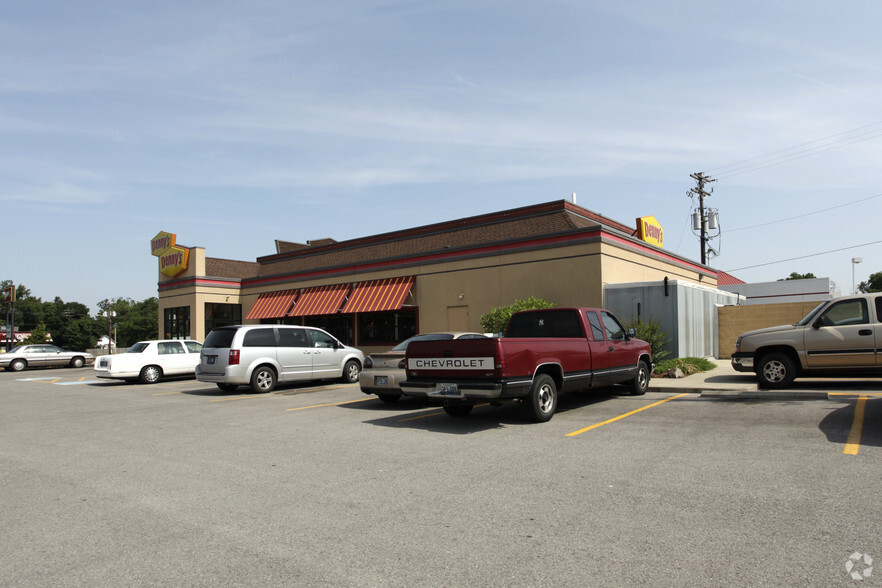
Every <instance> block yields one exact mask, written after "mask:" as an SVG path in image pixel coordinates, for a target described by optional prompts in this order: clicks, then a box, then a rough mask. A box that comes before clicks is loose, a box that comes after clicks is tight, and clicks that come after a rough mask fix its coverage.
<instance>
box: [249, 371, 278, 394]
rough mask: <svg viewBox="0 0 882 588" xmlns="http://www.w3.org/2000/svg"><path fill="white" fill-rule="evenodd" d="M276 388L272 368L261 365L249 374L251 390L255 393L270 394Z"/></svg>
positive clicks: (274, 374) (274, 373)
mask: <svg viewBox="0 0 882 588" xmlns="http://www.w3.org/2000/svg"><path fill="white" fill-rule="evenodd" d="M275 387H276V372H274V371H273V368H271V367H269V366H266V365H262V366H260V367H258V368H257V369H255V370H254V373H253V374H251V389H252V390H254V391H255V392H266V393H269V392H272V391H273V390H274V389H275Z"/></svg>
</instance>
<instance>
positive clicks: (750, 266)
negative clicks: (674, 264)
mask: <svg viewBox="0 0 882 588" xmlns="http://www.w3.org/2000/svg"><path fill="white" fill-rule="evenodd" d="M879 243H882V241H872V242H870V243H862V244H860V245H850V246H848V247H840V248H839V249H831V250H830V251H821V252H820V253H810V254H809V255H800V256H799V257H791V258H789V259H779V260H778V261H770V262H768V263H758V264H756V265H748V266H744V267H736V268H734V269H730V270H728V269H727V270H723V271H725V272H726V273H732V272H738V271H741V270H746V269H754V268H757V267H764V266H767V265H775V264H776V263H785V262H788V261H796V260H797V259H806V258H808V257H818V256H821V255H828V254H830V253H839V252H840V251H848V250H849V249H857V248H858V247H867V246H868V245H878V244H879Z"/></svg>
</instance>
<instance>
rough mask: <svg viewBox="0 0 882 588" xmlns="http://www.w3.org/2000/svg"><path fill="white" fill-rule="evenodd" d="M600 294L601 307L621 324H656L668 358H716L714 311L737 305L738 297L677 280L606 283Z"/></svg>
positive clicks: (716, 330)
mask: <svg viewBox="0 0 882 588" xmlns="http://www.w3.org/2000/svg"><path fill="white" fill-rule="evenodd" d="M603 294H604V303H603V304H604V306H605V307H606V308H608V309H609V310H611V311H612V312H613V313H614V314H615V315H616V316H617V317H619V319H620V320H622V321H632V320H634V319H637V318H640V319H642V320H644V321H647V322H648V321H650V320H652V321H659V323H660V327H661V329H662V330H663V331H666V332H667V334H668V337H669V338H670V342H669V343H668V345H667V349H668V351H670V352H671V354H670V355H669V356H668V358H670V359H673V358H676V357H718V356H719V319H718V316H717V308H719V307H720V306H727V305H735V304H738V302H739V296H738V294H734V293H731V292H724V291H722V290H717V289H715V288H709V287H706V286H699V285H697V284H692V283H689V282H682V281H678V280H668V281H667V283H665V282H664V281H661V282H644V283H639V284H607V285H605V286H604V288H603Z"/></svg>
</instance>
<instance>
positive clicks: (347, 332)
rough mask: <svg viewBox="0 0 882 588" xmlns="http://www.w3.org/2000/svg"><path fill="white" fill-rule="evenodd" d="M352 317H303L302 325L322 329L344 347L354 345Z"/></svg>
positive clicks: (343, 315) (349, 315) (334, 315)
mask: <svg viewBox="0 0 882 588" xmlns="http://www.w3.org/2000/svg"><path fill="white" fill-rule="evenodd" d="M354 317H355V315H351V314H320V315H313V316H307V317H303V324H304V325H306V326H307V327H318V328H319V329H324V330H325V331H327V332H329V333H330V334H332V335H333V336H335V337H336V338H337V339H339V340H340V342H341V343H343V344H344V345H355V325H354Z"/></svg>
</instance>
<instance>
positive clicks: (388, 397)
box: [377, 394, 401, 404]
mask: <svg viewBox="0 0 882 588" xmlns="http://www.w3.org/2000/svg"><path fill="white" fill-rule="evenodd" d="M377 397H378V398H379V399H380V400H382V401H383V402H388V403H389V404H394V403H396V402H398V399H399V398H401V394H377Z"/></svg>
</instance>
